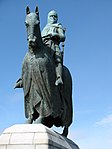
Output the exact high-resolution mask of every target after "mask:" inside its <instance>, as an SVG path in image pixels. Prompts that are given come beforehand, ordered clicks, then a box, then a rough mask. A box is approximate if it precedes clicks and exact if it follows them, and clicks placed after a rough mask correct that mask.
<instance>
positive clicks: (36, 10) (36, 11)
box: [35, 6, 39, 14]
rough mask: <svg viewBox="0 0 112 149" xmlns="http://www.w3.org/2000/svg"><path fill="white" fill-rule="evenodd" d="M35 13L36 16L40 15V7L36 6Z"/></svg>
mask: <svg viewBox="0 0 112 149" xmlns="http://www.w3.org/2000/svg"><path fill="white" fill-rule="evenodd" d="M35 13H36V14H38V13H39V11H38V6H36V8H35Z"/></svg>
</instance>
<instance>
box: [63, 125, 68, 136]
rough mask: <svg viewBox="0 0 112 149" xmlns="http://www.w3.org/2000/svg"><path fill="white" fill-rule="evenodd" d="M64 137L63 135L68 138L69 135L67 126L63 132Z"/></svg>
mask: <svg viewBox="0 0 112 149" xmlns="http://www.w3.org/2000/svg"><path fill="white" fill-rule="evenodd" d="M62 135H63V136H64V137H67V135H68V126H65V127H64V130H63V133H62Z"/></svg>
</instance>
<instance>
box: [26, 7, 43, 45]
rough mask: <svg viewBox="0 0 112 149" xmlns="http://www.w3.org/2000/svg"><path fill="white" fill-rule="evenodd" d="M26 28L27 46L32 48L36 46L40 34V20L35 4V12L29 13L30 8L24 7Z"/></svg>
mask: <svg viewBox="0 0 112 149" xmlns="http://www.w3.org/2000/svg"><path fill="white" fill-rule="evenodd" d="M25 24H26V30H27V40H28V44H29V47H31V48H34V47H36V46H37V42H38V40H39V39H38V37H39V36H40V26H39V24H40V21H39V12H38V7H37V6H36V9H35V12H31V13H30V9H29V7H28V6H27V8H26V20H25Z"/></svg>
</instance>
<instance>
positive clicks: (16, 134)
mask: <svg viewBox="0 0 112 149" xmlns="http://www.w3.org/2000/svg"><path fill="white" fill-rule="evenodd" d="M0 149H79V147H78V146H77V145H76V144H75V143H74V142H73V141H71V140H69V139H67V138H65V137H63V136H61V135H60V134H58V133H56V132H54V131H53V130H51V129H49V128H48V127H46V126H44V125H42V124H19V125H14V126H12V127H9V128H7V129H6V130H5V131H4V132H3V133H2V134H1V136H0Z"/></svg>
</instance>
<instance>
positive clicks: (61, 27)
mask: <svg viewBox="0 0 112 149" xmlns="http://www.w3.org/2000/svg"><path fill="white" fill-rule="evenodd" d="M52 26H53V27H57V28H60V29H63V26H62V24H61V23H55V24H53V25H52Z"/></svg>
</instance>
